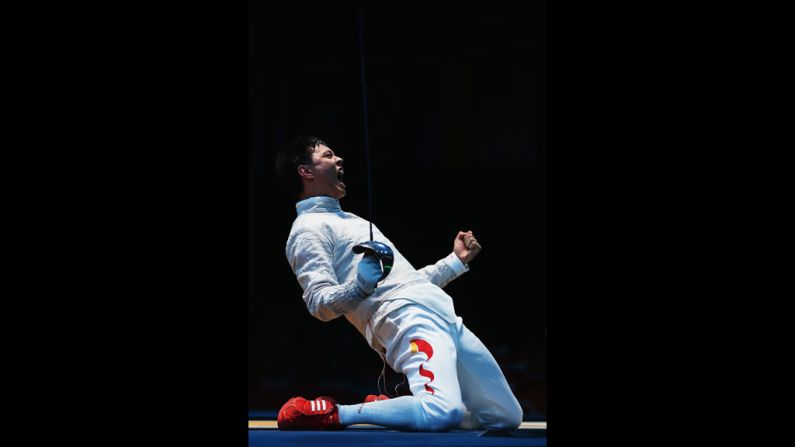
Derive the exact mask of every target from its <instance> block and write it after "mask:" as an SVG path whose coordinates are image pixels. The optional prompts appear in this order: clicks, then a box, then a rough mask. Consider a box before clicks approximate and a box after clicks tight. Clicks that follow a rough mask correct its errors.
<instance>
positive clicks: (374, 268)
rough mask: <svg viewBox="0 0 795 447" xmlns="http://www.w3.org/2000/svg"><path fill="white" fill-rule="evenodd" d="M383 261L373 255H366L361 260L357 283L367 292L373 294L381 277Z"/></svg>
mask: <svg viewBox="0 0 795 447" xmlns="http://www.w3.org/2000/svg"><path fill="white" fill-rule="evenodd" d="M381 273H382V271H381V261H379V260H378V258H376V257H375V256H373V255H365V256H364V257H363V258H362V260H361V261H359V269H358V271H357V273H356V284H357V285H358V286H359V288H360V289H361V290H362V292H364V293H365V295H371V294H372V293H373V291H374V290H375V286H376V285H377V284H378V280H379V279H380V278H381Z"/></svg>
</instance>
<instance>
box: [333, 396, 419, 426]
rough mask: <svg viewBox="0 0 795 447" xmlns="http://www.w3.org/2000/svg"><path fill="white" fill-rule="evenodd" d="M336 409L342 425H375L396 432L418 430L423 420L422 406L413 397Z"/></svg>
mask: <svg viewBox="0 0 795 447" xmlns="http://www.w3.org/2000/svg"><path fill="white" fill-rule="evenodd" d="M337 407H338V408H339V416H340V423H341V424H342V425H351V424H375V425H383V426H385V427H389V428H396V429H398V430H418V429H419V426H420V421H421V420H423V415H422V411H423V410H422V404H421V403H420V399H419V398H417V397H414V396H401V397H396V398H394V399H389V400H377V401H374V402H368V403H366V404H365V403H362V404H356V405H337Z"/></svg>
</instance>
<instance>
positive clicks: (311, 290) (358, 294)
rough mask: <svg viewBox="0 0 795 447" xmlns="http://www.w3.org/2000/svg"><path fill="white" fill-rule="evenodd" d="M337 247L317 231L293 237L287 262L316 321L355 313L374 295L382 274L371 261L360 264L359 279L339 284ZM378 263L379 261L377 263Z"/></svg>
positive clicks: (304, 232) (289, 242) (288, 248)
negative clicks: (335, 266) (361, 304)
mask: <svg viewBox="0 0 795 447" xmlns="http://www.w3.org/2000/svg"><path fill="white" fill-rule="evenodd" d="M333 256H334V246H333V244H332V243H331V241H329V240H328V238H327V237H326V236H324V235H322V234H320V233H318V232H314V231H303V232H300V233H297V234H294V235H292V236H291V237H290V240H289V241H288V244H287V259H288V261H289V262H290V266H291V267H292V269H293V272H294V273H295V276H296V279H298V283H299V284H300V285H301V287H302V288H303V289H304V295H303V298H304V302H305V303H306V307H307V309H308V310H309V313H310V314H312V316H314V317H315V318H317V319H319V320H321V321H329V320H333V319H335V318H337V317H339V316H340V315H343V314H345V313H347V312H350V311H352V310H353V309H355V308H356V306H358V305H359V303H360V302H361V301H363V300H364V299H366V298H367V297H368V296H370V295H371V294H372V293H373V290H374V287H375V283H376V281H377V278H378V277H379V276H380V275H381V271H380V264H378V270H377V271H376V270H375V269H374V268H373V265H372V264H373V262H372V260H371V259H363V260H362V261H360V264H359V267H358V271H357V275H356V279H354V280H353V281H349V282H347V283H344V284H339V282H338V279H337V275H336V273H335V272H334V263H333ZM376 263H377V260H376Z"/></svg>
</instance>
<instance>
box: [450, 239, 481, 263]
mask: <svg viewBox="0 0 795 447" xmlns="http://www.w3.org/2000/svg"><path fill="white" fill-rule="evenodd" d="M480 250H481V247H480V244H479V243H478V240H477V239H475V235H474V234H472V232H471V231H467V232H466V233H464V232H463V231H459V232H458V235H457V236H456V237H455V240H454V241H453V253H455V255H456V256H458V259H460V260H461V262H463V263H464V264H469V263H470V262H471V261H472V260H473V259H475V256H477V255H478V253H480Z"/></svg>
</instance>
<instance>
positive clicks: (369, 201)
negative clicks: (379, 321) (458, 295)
mask: <svg viewBox="0 0 795 447" xmlns="http://www.w3.org/2000/svg"><path fill="white" fill-rule="evenodd" d="M358 4H359V56H360V60H361V68H362V70H361V73H362V106H363V117H364V153H365V159H366V161H367V209H368V213H369V218H370V241H371V242H372V240H373V185H372V177H373V176H372V172H371V168H370V135H369V134H368V132H367V81H366V77H365V72H364V12H363V9H362V0H359V2H358Z"/></svg>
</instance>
